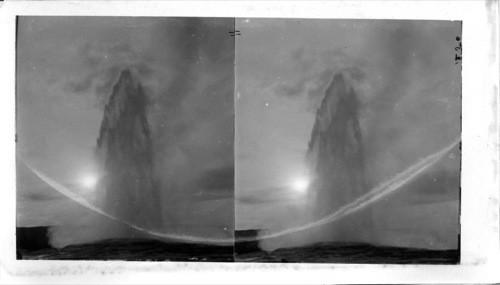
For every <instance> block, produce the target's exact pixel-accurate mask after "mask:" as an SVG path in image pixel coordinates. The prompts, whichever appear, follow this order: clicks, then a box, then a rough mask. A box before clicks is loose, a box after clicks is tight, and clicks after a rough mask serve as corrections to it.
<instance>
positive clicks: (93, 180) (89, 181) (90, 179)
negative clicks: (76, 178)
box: [81, 174, 97, 189]
mask: <svg viewBox="0 0 500 285" xmlns="http://www.w3.org/2000/svg"><path fill="white" fill-rule="evenodd" d="M81 183H82V185H83V187H85V188H89V189H93V188H94V187H95V186H96V184H97V177H96V176H95V175H91V174H87V175H85V176H83V178H82V180H81Z"/></svg>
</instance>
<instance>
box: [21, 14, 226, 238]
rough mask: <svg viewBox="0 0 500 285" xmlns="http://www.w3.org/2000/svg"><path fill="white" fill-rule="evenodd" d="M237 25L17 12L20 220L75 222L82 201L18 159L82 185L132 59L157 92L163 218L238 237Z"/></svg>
mask: <svg viewBox="0 0 500 285" xmlns="http://www.w3.org/2000/svg"><path fill="white" fill-rule="evenodd" d="M233 29H234V20H233V19H208V18H207V19H195V18H190V19H186V18H136V17H128V18H124V17H21V18H20V19H19V23H18V38H17V97H16V98H17V155H18V158H19V160H18V174H17V175H18V180H17V183H18V191H17V194H18V226H35V225H54V224H61V223H72V222H74V221H72V220H71V218H68V216H71V213H72V212H74V211H75V210H74V209H80V208H81V207H79V206H77V205H76V204H75V203H74V202H72V201H70V200H69V199H67V198H66V197H64V196H62V195H60V194H59V193H57V192H56V191H55V190H53V189H51V188H50V187H49V186H48V185H46V184H45V183H44V182H42V181H41V180H40V179H39V178H38V177H36V176H35V175H34V174H33V173H32V172H31V171H30V170H29V168H28V167H27V166H26V165H25V164H24V163H23V162H22V161H25V162H26V163H28V164H29V165H30V166H32V167H34V168H35V169H38V170H39V171H40V172H42V173H44V174H46V175H47V176H48V177H50V178H52V179H54V180H56V181H58V182H59V183H62V184H64V185H66V186H69V187H71V189H73V190H74V191H76V192H79V193H83V194H85V193H84V192H85V191H86V190H85V189H84V188H85V187H83V186H84V185H82V184H84V183H83V182H84V181H85V179H86V178H87V177H88V176H89V175H94V174H95V171H96V167H95V164H94V159H93V153H94V149H95V145H96V139H97V137H98V132H99V127H100V124H101V120H102V116H103V108H104V105H105V104H106V102H107V99H108V97H109V96H110V94H111V91H112V87H113V85H114V84H115V82H116V80H117V79H118V78H117V77H118V76H119V74H120V72H121V70H123V69H124V68H130V69H132V70H133V71H134V73H135V74H137V75H138V76H139V77H140V78H139V79H140V80H141V82H142V84H143V85H144V86H145V90H146V93H147V96H148V97H149V99H150V105H149V111H148V119H149V123H150V126H151V129H152V133H153V134H152V136H153V141H154V152H155V166H156V171H157V172H158V175H159V176H160V177H161V179H162V185H163V189H162V197H163V198H162V204H164V205H165V211H164V214H165V215H167V216H168V217H165V219H164V220H165V221H168V223H170V224H171V225H174V224H176V225H180V226H182V227H189V225H191V226H192V225H195V226H198V228H199V226H203V227H206V228H215V230H214V231H215V232H217V231H220V232H221V233H219V234H226V233H227V234H232V233H230V232H231V231H230V230H231V228H232V227H233V216H234V215H233V211H234V203H233V201H234V199H233V196H234V186H233V177H234V167H233V165H234V154H233V153H234V150H233V149H234V148H233V144H234V135H233V132H234V119H233V116H234V107H233V106H234V99H233V98H234V38H232V37H230V36H229V34H228V31H230V30H233ZM69 209H72V210H70V211H68V210H69ZM82 211H84V212H85V211H86V210H85V209H82ZM224 228H226V230H224ZM207 231H208V230H207Z"/></svg>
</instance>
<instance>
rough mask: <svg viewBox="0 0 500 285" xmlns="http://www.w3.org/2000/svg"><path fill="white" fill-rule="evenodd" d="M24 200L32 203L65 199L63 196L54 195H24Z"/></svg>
mask: <svg viewBox="0 0 500 285" xmlns="http://www.w3.org/2000/svg"><path fill="white" fill-rule="evenodd" d="M22 196H23V198H25V199H28V200H32V201H50V200H57V199H61V198H64V196H62V195H52V194H47V193H23V194H22Z"/></svg>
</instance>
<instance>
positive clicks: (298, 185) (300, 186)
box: [292, 177, 309, 193]
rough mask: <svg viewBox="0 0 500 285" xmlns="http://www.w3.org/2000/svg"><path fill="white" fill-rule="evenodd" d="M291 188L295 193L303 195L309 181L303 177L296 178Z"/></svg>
mask: <svg viewBox="0 0 500 285" xmlns="http://www.w3.org/2000/svg"><path fill="white" fill-rule="evenodd" d="M292 186H293V189H294V190H295V191H297V192H299V193H303V192H305V191H306V190H307V187H308V186H309V180H308V179H306V178H304V177H301V178H297V179H296V180H295V181H294V182H293V184H292Z"/></svg>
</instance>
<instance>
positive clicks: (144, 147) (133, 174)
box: [96, 70, 161, 228]
mask: <svg viewBox="0 0 500 285" xmlns="http://www.w3.org/2000/svg"><path fill="white" fill-rule="evenodd" d="M147 102H148V100H147V97H146V95H145V94H144V90H143V88H142V86H141V84H140V82H138V81H137V80H136V79H135V78H133V76H132V73H131V72H130V71H129V70H124V71H122V73H121V75H120V79H119V80H118V82H117V83H116V85H115V86H114V87H113V93H112V94H111V97H110V98H109V101H108V104H107V105H106V107H105V109H104V117H103V119H102V123H101V129H100V132H99V138H98V140H97V147H96V155H97V159H98V161H99V163H100V166H101V171H102V172H103V173H102V175H101V178H100V181H99V187H98V188H99V191H101V193H100V194H101V195H99V196H100V199H101V200H102V201H100V202H101V203H102V206H103V208H104V209H105V210H106V211H108V212H109V213H110V214H112V215H114V216H116V217H117V218H118V219H122V220H124V221H127V222H129V223H132V224H134V225H137V226H140V227H144V228H156V227H158V226H159V225H160V224H161V207H160V197H159V192H158V191H159V190H158V182H157V179H156V178H155V175H154V171H153V151H152V141H151V133H150V130H149V125H148V121H147V117H146V106H147Z"/></svg>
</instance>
